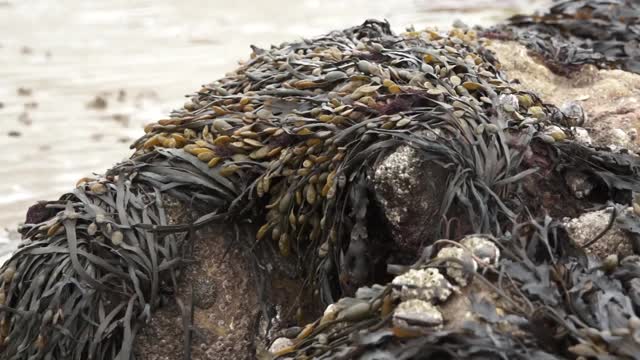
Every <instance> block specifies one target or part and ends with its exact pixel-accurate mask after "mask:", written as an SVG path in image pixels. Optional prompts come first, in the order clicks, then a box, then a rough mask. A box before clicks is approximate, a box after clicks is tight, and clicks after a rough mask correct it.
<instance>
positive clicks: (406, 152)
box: [373, 145, 448, 249]
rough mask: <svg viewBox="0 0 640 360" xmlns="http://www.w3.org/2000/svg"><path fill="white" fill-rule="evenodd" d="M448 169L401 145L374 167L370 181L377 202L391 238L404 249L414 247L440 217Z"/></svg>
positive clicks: (420, 242) (427, 236) (431, 230)
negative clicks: (389, 230)
mask: <svg viewBox="0 0 640 360" xmlns="http://www.w3.org/2000/svg"><path fill="white" fill-rule="evenodd" d="M447 175H448V174H447V171H446V170H444V169H443V168H442V167H440V166H439V165H437V164H435V163H434V162H431V161H426V160H424V159H423V158H421V155H420V153H419V152H418V151H417V150H415V149H413V148H412V147H410V146H407V145H403V146H400V147H399V148H397V149H396V150H395V151H394V152H392V153H391V154H389V155H388V156H387V157H386V158H384V159H383V160H382V161H381V162H380V163H379V164H378V165H377V167H376V168H375V171H374V175H373V184H374V189H375V196H376V200H377V201H378V204H379V205H380V206H381V208H382V210H383V213H384V215H385V217H386V219H387V221H388V223H389V225H390V228H391V232H392V236H393V238H394V241H395V242H396V243H397V244H399V245H400V246H401V248H403V249H417V248H418V247H419V246H420V245H421V244H422V243H423V242H424V240H425V239H427V238H429V235H432V232H433V229H434V228H436V226H435V225H436V224H437V223H438V222H439V221H440V219H439V218H438V215H437V214H438V211H439V209H440V204H441V202H442V196H443V194H444V191H443V188H442V187H443V186H444V185H445V184H446V179H447Z"/></svg>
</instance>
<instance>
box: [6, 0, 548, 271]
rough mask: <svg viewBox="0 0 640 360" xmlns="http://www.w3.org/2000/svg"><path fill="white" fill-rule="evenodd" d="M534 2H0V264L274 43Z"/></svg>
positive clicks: (491, 13)
mask: <svg viewBox="0 0 640 360" xmlns="http://www.w3.org/2000/svg"><path fill="white" fill-rule="evenodd" d="M546 3H548V1H545V0H534V1H522V0H498V1H488V0H478V1H474V2H473V3H471V4H470V3H468V2H467V1H457V2H452V1H427V0H413V1H409V0H396V1H382V0H368V1H361V0H357V1H348V2H347V1H339V0H322V1H319V0H312V1H300V0H279V1H251V0H236V1H233V2H228V1H210V2H198V1H193V0H185V1H181V2H174V1H167V0H155V1H149V0H113V1H108V2H97V1H81V0H58V1H51V0H40V1H17V0H15V1H6V0H5V1H2V0H0V34H2V35H0V79H2V80H0V124H2V127H1V128H0V149H1V150H2V151H0V164H2V166H1V167H0V263H1V262H2V261H3V259H4V258H6V256H7V254H8V253H9V252H10V251H11V250H12V249H13V248H14V247H15V244H16V242H17V239H18V234H17V232H16V231H15V229H16V228H17V226H18V224H19V223H20V222H21V221H23V219H24V214H25V211H26V209H27V208H28V207H29V206H30V205H32V204H34V203H35V202H37V201H38V200H45V199H55V198H57V197H59V196H60V195H61V194H62V193H64V192H66V191H69V190H71V189H72V188H73V186H74V184H75V183H76V181H77V180H78V179H80V178H82V177H84V176H90V175H91V174H92V173H94V172H102V171H104V170H105V169H107V168H109V167H110V166H112V165H113V164H115V163H117V162H118V161H120V160H122V159H125V158H127V157H128V156H129V155H130V154H131V151H130V150H129V146H128V145H129V144H130V143H131V142H132V140H133V139H135V138H137V137H138V136H140V135H141V134H142V126H143V125H144V124H145V123H148V122H151V121H154V120H157V119H159V118H161V117H162V116H163V115H166V114H168V113H169V111H170V110H171V109H172V108H175V107H177V106H180V105H181V104H182V102H184V95H185V94H189V93H190V92H191V91H193V90H195V89H197V88H198V87H199V86H200V85H202V84H204V83H207V82H209V81H211V80H214V79H216V78H218V77H220V76H222V75H223V74H224V73H225V72H226V71H229V70H231V69H233V68H234V67H235V66H236V63H237V61H238V60H240V59H243V58H246V57H247V56H248V55H249V53H250V49H249V45H251V44H254V45H257V46H260V47H268V46H269V45H270V44H277V43H280V42H283V41H291V40H296V39H300V38H302V37H312V36H314V35H319V34H322V33H325V32H327V31H330V30H333V29H339V28H344V27H348V26H352V25H356V24H359V23H361V22H362V21H364V20H366V19H367V18H379V19H380V18H385V19H387V20H389V21H390V22H391V24H392V26H393V27H394V30H395V31H398V32H399V31H403V30H404V29H405V27H406V26H409V25H411V24H413V25H415V27H416V28H417V29H421V28H424V27H426V26H438V27H440V28H446V27H448V26H449V25H450V24H452V23H453V21H454V20H456V19H459V20H461V21H463V22H465V23H467V24H480V25H488V24H491V23H495V22H498V21H501V20H502V19H504V18H506V17H508V16H510V15H513V14H515V13H521V12H530V11H532V10H534V9H535V8H538V7H540V6H544V5H545V4H546Z"/></svg>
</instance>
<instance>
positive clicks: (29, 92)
mask: <svg viewBox="0 0 640 360" xmlns="http://www.w3.org/2000/svg"><path fill="white" fill-rule="evenodd" d="M32 94H33V90H31V89H29V88H25V87H19V88H18V95H19V96H31V95H32Z"/></svg>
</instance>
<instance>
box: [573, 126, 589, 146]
mask: <svg viewBox="0 0 640 360" xmlns="http://www.w3.org/2000/svg"><path fill="white" fill-rule="evenodd" d="M571 131H573V138H574V140H575V141H577V142H579V143H581V144H584V145H591V143H592V142H593V140H592V139H591V135H589V131H587V129H585V128H581V127H573V128H571Z"/></svg>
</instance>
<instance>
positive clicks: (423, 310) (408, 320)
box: [392, 299, 444, 330]
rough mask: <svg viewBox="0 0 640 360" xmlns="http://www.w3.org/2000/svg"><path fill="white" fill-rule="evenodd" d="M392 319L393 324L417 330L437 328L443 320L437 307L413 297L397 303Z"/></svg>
mask: <svg viewBox="0 0 640 360" xmlns="http://www.w3.org/2000/svg"><path fill="white" fill-rule="evenodd" d="M392 321H393V325H394V326H397V327H400V328H405V329H412V330H414V329H415V330H417V329H420V328H425V327H428V328H431V327H437V328H439V327H441V326H442V323H443V321H444V320H443V317H442V313H441V312H440V310H438V308H437V307H435V306H434V305H432V304H430V303H428V302H426V301H422V300H418V299H413V300H408V301H404V302H402V303H400V305H398V307H397V308H396V309H395V312H394V313H393V320H392Z"/></svg>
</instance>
